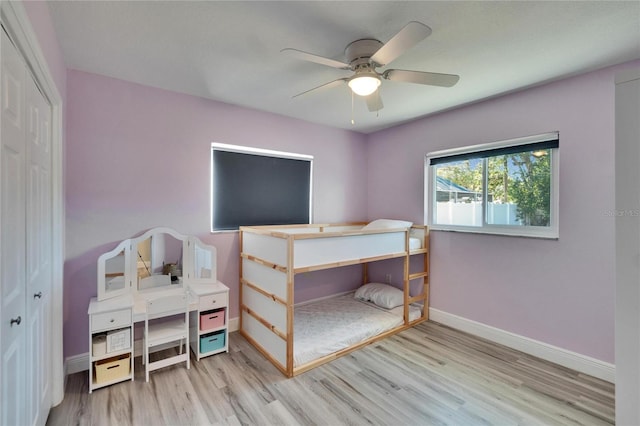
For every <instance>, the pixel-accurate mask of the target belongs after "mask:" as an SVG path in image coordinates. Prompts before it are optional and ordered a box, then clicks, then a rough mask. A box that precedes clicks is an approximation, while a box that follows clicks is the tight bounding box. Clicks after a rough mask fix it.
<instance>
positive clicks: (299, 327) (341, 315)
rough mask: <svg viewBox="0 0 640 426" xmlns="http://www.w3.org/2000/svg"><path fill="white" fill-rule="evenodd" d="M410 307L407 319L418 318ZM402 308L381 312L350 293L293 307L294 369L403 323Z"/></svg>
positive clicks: (417, 314) (413, 307)
mask: <svg viewBox="0 0 640 426" xmlns="http://www.w3.org/2000/svg"><path fill="white" fill-rule="evenodd" d="M420 314H421V312H420V308H419V307H416V306H410V309H409V319H410V320H411V321H413V320H415V319H418V318H419V317H420ZM402 315H403V306H398V307H397V308H394V309H384V308H380V307H378V306H375V305H374V304H372V303H368V302H362V301H360V300H357V299H355V298H354V297H353V293H347V294H344V295H341V296H337V297H332V298H329V299H324V300H321V301H318V302H314V303H309V304H306V305H301V306H297V307H295V310H294V322H293V324H294V329H293V336H294V342H293V363H294V366H295V367H298V366H300V365H303V364H306V363H308V362H311V361H313V360H315V359H318V358H320V357H323V356H325V355H329V354H332V353H334V352H337V351H339V350H341V349H344V348H348V347H350V346H352V345H354V344H356V343H359V342H362V341H364V340H367V339H368V338H370V337H373V336H376V335H378V334H380V333H383V332H385V331H387V330H391V329H393V328H395V327H397V326H399V325H401V324H402V323H403V318H402Z"/></svg>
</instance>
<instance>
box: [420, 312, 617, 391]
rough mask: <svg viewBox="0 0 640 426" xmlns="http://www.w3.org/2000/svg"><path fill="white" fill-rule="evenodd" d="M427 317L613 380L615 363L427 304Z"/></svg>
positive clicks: (556, 362)
mask: <svg viewBox="0 0 640 426" xmlns="http://www.w3.org/2000/svg"><path fill="white" fill-rule="evenodd" d="M429 319H430V320H432V321H434V322H439V323H441V324H444V325H447V326H449V327H451V328H455V329H458V330H461V331H465V332H467V333H470V334H473V335H475V336H478V337H482V338H484V339H487V340H490V341H492V342H495V343H499V344H501V345H504V346H507V347H510V348H512V349H516V350H519V351H522V352H524V353H527V354H529V355H533V356H535V357H538V358H542V359H544V360H547V361H550V362H553V363H555V364H559V365H562V366H563V367H567V368H571V369H572V370H576V371H579V372H581V373H584V374H588V375H590V376H594V377H597V378H599V379H602V380H606V381H607V382H610V383H615V378H616V367H615V365H613V364H610V363H608V362H604V361H600V360H598V359H595V358H591V357H588V356H586V355H581V354H579V353H576V352H572V351H568V350H566V349H562V348H559V347H557V346H552V345H549V344H547V343H543V342H540V341H537V340H533V339H530V338H528V337H524V336H520V335H518V334H514V333H511V332H508V331H505V330H501V329H499V328H495V327H491V326H489V325H485V324H482V323H479V322H476V321H473V320H470V319H466V318H463V317H459V316H457V315H453V314H450V313H447V312H444V311H440V310H438V309H434V308H429Z"/></svg>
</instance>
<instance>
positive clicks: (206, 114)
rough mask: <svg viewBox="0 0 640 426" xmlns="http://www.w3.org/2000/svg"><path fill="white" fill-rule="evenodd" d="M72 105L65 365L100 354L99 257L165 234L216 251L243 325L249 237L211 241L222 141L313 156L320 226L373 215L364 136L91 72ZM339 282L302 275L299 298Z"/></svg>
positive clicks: (71, 77)
mask: <svg viewBox="0 0 640 426" xmlns="http://www.w3.org/2000/svg"><path fill="white" fill-rule="evenodd" d="M67 97H68V106H67V111H68V117H67V157H66V160H67V174H66V194H67V197H66V199H67V205H66V208H67V222H66V226H67V229H66V230H67V261H66V264H65V328H64V332H65V333H64V336H65V344H64V346H65V356H70V355H76V354H80V353H85V352H87V350H88V340H87V339H88V337H87V336H88V324H87V306H88V302H89V298H90V297H91V296H95V295H96V261H97V258H98V256H99V255H100V254H101V253H103V252H105V251H107V250H110V249H112V248H113V247H115V245H116V243H117V242H118V241H120V240H123V239H126V238H129V237H132V236H134V235H137V234H140V233H141V232H142V231H144V230H147V229H149V228H152V227H155V226H169V227H171V228H174V229H175V230H177V231H178V232H180V233H183V234H192V235H196V236H198V237H199V238H200V239H201V240H202V241H204V242H206V243H208V244H212V245H214V246H216V248H217V250H218V278H219V279H220V280H221V281H223V282H224V283H226V284H227V285H228V286H229V287H230V289H231V301H230V305H231V306H230V316H231V317H232V318H233V317H236V316H237V315H238V258H239V252H238V234H237V233H220V234H210V233H209V229H210V224H209V215H210V212H209V200H210V194H209V188H210V184H209V179H210V144H211V142H222V143H228V144H238V145H245V146H253V147H259V148H269V149H275V150H281V151H290V152H296V153H302V154H311V155H313V156H314V165H313V172H314V176H313V179H314V194H313V195H314V210H313V216H314V220H315V221H317V222H336V221H349V220H363V218H365V217H366V163H365V158H366V145H365V139H366V138H365V136H364V135H361V134H357V133H354V132H349V131H344V130H337V129H332V128H328V127H324V126H319V125H315V124H310V123H307V122H302V121H300V120H294V119H289V118H285V117H282V116H278V115H274V114H269V113H264V112H259V111H254V110H249V109H245V108H240V107H235V106H231V105H227V104H223V103H219V102H213V101H209V100H205V99H201V98H196V97H192V96H187V95H182V94H177V93H173V92H168V91H163V90H159V89H155V88H151V87H146V86H141V85H137V84H133V83H127V82H124V81H120V80H115V79H111V78H107V77H102V76H98V75H94V74H88V73H84V72H80V71H69V72H68V74H67ZM335 273H336V272H333V273H327V274H324V275H323V274H315V275H311V274H310V275H309V276H308V277H302V281H303V283H302V285H301V286H300V291H299V292H298V293H299V294H297V296H302V297H304V298H310V297H317V296H318V295H319V294H322V293H323V292H327V293H330V292H332V291H335V290H336V288H335V284H332V278H333V276H334V275H335ZM341 273H345V274H347V276H348V277H350V278H349V279H348V281H349V282H350V284H349V285H351V286H353V285H356V284H357V281H358V280H359V270H358V271H354V270H353V269H346V270H345V271H341ZM305 281H306V283H305Z"/></svg>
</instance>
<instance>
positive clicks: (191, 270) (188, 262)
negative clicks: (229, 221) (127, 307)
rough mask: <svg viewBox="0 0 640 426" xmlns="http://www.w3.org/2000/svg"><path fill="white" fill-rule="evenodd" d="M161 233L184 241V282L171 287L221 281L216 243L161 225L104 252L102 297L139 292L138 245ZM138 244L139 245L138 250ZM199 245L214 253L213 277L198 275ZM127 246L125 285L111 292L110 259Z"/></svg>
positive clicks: (100, 278)
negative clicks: (108, 285) (108, 274)
mask: <svg viewBox="0 0 640 426" xmlns="http://www.w3.org/2000/svg"><path fill="white" fill-rule="evenodd" d="M158 234H169V235H171V236H172V237H173V238H175V239H177V240H179V241H182V282H181V283H179V284H176V285H172V286H171V288H176V287H186V286H188V285H189V284H215V283H216V282H217V263H216V258H217V252H216V248H215V247H214V246H210V245H207V244H204V243H203V242H202V241H200V239H198V238H197V237H195V236H186V235H182V234H180V233H178V232H176V231H175V230H173V229H171V228H168V227H157V228H152V229H149V230H148V231H146V232H144V233H143V234H142V235H140V236H138V237H134V238H129V239H127V240H124V241H122V242H120V243H119V244H118V245H117V247H116V248H114V249H113V250H111V251H109V252H107V253H103V254H102V255H100V257H98V281H97V286H98V300H105V299H110V298H113V297H118V296H121V295H124V294H129V293H138V292H139V290H138V261H137V252H138V250H137V247H138V244H139V243H140V242H142V241H144V240H146V239H147V238H151V237H153V236H154V235H158ZM134 247H135V248H136V249H135V251H134ZM198 249H202V250H205V251H209V252H210V253H211V277H206V278H200V277H197V276H196V271H195V263H196V260H195V259H196V250H198ZM123 250H124V256H125V271H124V275H125V276H124V281H125V284H124V287H123V288H122V289H117V290H111V291H108V292H107V289H106V279H105V271H106V262H107V261H108V260H109V259H112V258H113V257H115V256H117V255H118V254H119V253H120V252H121V251H123ZM156 290H157V288H156ZM143 291H144V290H143Z"/></svg>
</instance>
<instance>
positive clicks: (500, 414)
mask: <svg viewBox="0 0 640 426" xmlns="http://www.w3.org/2000/svg"><path fill="white" fill-rule="evenodd" d="M135 379H136V380H135V381H134V382H131V381H129V382H124V383H120V384H116V385H113V386H110V387H107V388H102V389H98V390H96V391H94V392H93V393H92V394H91V395H89V393H88V387H87V386H88V380H87V373H86V372H82V373H76V374H73V375H70V376H69V377H68V381H67V385H66V390H65V398H64V401H63V402H62V404H60V405H59V406H58V407H55V408H53V409H52V410H51V413H50V415H49V419H48V421H47V425H51V426H53V425H71V424H78V425H129V424H133V425H147V424H148V425H163V424H165V425H200V424H221V425H222V424H233V425H237V424H247V425H299V424H300V425H343V424H349V425H364V424H368V425H370V424H373V425H401V424H406V425H485V424H495V425H515V424H523V425H543V424H549V425H581V424H582V425H599V424H613V422H614V386H613V385H612V384H611V383H607V382H604V381H601V380H598V379H595V378H593V377H589V376H585V375H583V374H580V373H577V372H575V371H572V370H569V369H566V368H563V367H559V366H557V365H554V364H550V363H548V362H546V361H542V360H539V359H537V358H534V357H531V356H528V355H525V354H522V353H520V352H517V351H514V350H511V349H508V348H505V347H502V346H499V345H496V344H493V343H490V342H487V341H484V340H482V339H479V338H476V337H473V336H470V335H468V334H465V333H462V332H459V331H456V330H453V329H450V328H447V327H445V326H442V325H438V324H435V323H431V322H429V323H424V324H421V325H418V326H416V327H414V328H412V329H410V330H407V331H404V332H402V333H400V334H397V335H395V336H392V337H389V338H387V339H383V340H382V341H380V342H377V343H374V344H372V345H370V346H368V347H366V348H363V349H361V350H358V351H356V352H354V353H352V354H350V355H347V356H345V357H342V358H340V359H338V360H336V361H333V362H331V363H329V364H326V365H324V366H321V367H318V368H316V369H314V370H312V371H309V372H307V373H304V374H302V375H300V376H298V377H295V378H293V379H286V378H285V377H284V376H282V375H281V374H280V373H279V372H278V371H277V370H276V369H275V368H274V367H273V366H272V365H271V364H270V363H269V362H268V361H266V360H265V359H264V358H263V357H262V355H260V353H258V352H257V351H256V350H255V349H254V348H253V347H252V346H251V345H250V344H249V343H247V342H246V341H245V340H244V338H242V337H241V336H240V335H239V334H237V333H232V334H231V336H230V353H228V354H219V355H215V356H212V357H209V358H205V359H203V360H201V361H200V362H196V361H193V362H192V363H191V370H186V368H185V367H184V364H182V365H179V366H173V367H169V368H166V369H164V370H159V371H156V372H153V373H151V379H150V382H149V383H146V382H145V381H144V370H143V369H142V368H141V366H140V358H139V357H138V358H136V377H135Z"/></svg>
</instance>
